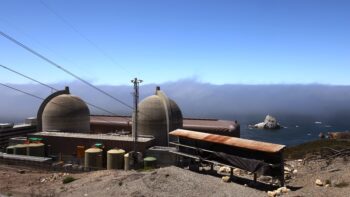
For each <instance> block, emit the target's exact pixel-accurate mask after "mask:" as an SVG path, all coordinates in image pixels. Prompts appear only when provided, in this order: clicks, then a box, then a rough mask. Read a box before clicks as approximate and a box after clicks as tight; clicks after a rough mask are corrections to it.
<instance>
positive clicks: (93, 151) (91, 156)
mask: <svg viewBox="0 0 350 197" xmlns="http://www.w3.org/2000/svg"><path fill="white" fill-rule="evenodd" d="M102 158H103V153H102V149H99V148H89V149H87V150H86V151H85V164H84V166H85V169H92V170H99V169H102Z"/></svg>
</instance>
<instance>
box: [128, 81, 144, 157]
mask: <svg viewBox="0 0 350 197" xmlns="http://www.w3.org/2000/svg"><path fill="white" fill-rule="evenodd" d="M142 82H143V81H142V80H140V79H137V78H136V77H135V78H134V79H133V80H131V83H133V84H134V118H133V121H132V124H133V127H132V128H133V129H132V130H133V132H132V134H133V138H134V153H136V152H137V147H136V146H137V119H138V117H137V116H138V107H137V106H138V103H139V85H140V83H142Z"/></svg>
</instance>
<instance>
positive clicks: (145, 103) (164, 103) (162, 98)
mask: <svg viewBox="0 0 350 197" xmlns="http://www.w3.org/2000/svg"><path fill="white" fill-rule="evenodd" d="M138 108H139V113H138V135H151V136H153V137H154V138H155V145H157V146H167V145H168V142H169V135H168V133H169V132H170V131H173V130H175V129H178V128H182V126H183V125H182V124H183V118H182V112H181V110H180V108H179V106H178V105H177V104H176V103H175V102H174V101H173V100H171V99H169V98H168V97H167V96H166V95H165V93H164V92H163V91H161V90H160V88H159V87H157V90H156V93H155V95H152V96H149V97H147V98H145V99H144V100H142V101H141V102H140V104H139V105H138Z"/></svg>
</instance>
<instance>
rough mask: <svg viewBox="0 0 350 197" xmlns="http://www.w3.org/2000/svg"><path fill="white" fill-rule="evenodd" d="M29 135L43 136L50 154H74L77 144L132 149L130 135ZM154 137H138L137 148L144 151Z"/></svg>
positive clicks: (58, 133) (42, 133)
mask: <svg viewBox="0 0 350 197" xmlns="http://www.w3.org/2000/svg"><path fill="white" fill-rule="evenodd" d="M29 137H37V138H38V137H40V138H43V143H44V144H45V145H46V147H50V148H49V149H47V152H48V154H50V155H58V154H63V155H74V154H76V152H77V146H84V147H85V148H86V149H87V148H90V147H92V146H93V145H94V144H96V143H101V144H103V145H104V147H105V149H106V150H110V149H113V148H120V149H124V150H125V151H126V152H129V151H132V150H133V145H134V142H133V138H132V137H130V136H116V135H112V134H85V133H64V132H38V133H32V134H29ZM153 141H154V138H146V137H139V138H138V140H137V150H138V151H140V152H145V150H146V149H148V148H149V147H151V146H153Z"/></svg>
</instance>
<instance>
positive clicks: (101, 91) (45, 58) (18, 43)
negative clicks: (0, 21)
mask: <svg viewBox="0 0 350 197" xmlns="http://www.w3.org/2000/svg"><path fill="white" fill-rule="evenodd" d="M0 35H1V36H3V37H5V38H6V39H8V40H10V41H11V42H13V43H15V44H17V45H18V46H20V47H22V48H24V49H25V50H27V51H29V52H30V53H32V54H34V55H36V56H37V57H39V58H41V59H43V60H44V61H46V62H48V63H49V64H51V65H53V66H55V67H56V68H58V69H60V70H62V71H63V72H65V73H67V74H69V75H71V76H73V77H74V78H76V79H78V80H79V81H81V82H83V83H85V84H86V85H88V86H90V87H91V88H93V89H95V90H97V91H99V92H100V93H102V94H104V95H106V96H108V97H110V98H112V99H113V100H115V101H117V102H119V103H120V104H122V105H124V106H126V107H128V108H130V109H133V107H131V106H130V105H128V104H127V103H125V102H123V101H121V100H120V99H118V98H116V97H114V96H112V95H111V94H109V93H107V92H106V91H104V90H101V89H100V88H98V87H96V86H94V85H93V84H91V83H89V82H88V81H86V80H84V79H82V78H81V77H79V76H78V75H76V74H74V73H72V72H70V71H69V70H67V69H66V68H64V67H62V66H60V65H59V64H57V63H55V62H53V61H52V60H50V59H48V58H47V57H45V56H43V55H41V54H40V53H38V52H36V51H34V50H33V49H31V48H30V47H28V46H26V45H24V44H23V43H21V42H20V41H18V40H16V39H14V38H12V37H11V36H9V35H8V34H6V33H4V32H2V31H0Z"/></svg>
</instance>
